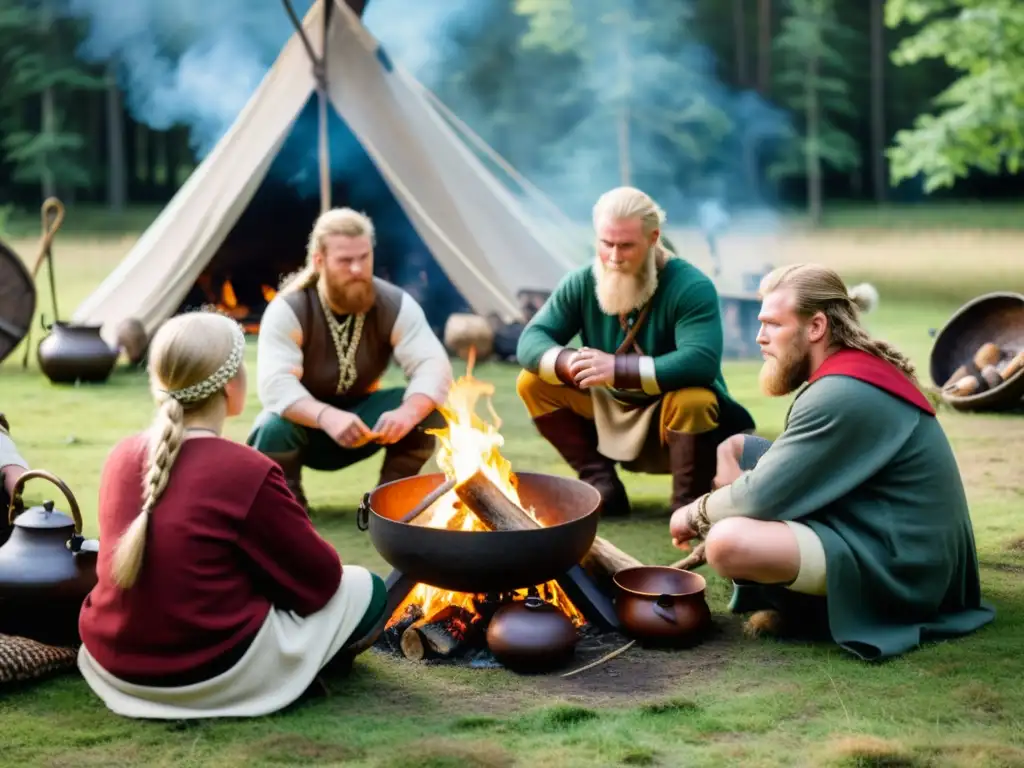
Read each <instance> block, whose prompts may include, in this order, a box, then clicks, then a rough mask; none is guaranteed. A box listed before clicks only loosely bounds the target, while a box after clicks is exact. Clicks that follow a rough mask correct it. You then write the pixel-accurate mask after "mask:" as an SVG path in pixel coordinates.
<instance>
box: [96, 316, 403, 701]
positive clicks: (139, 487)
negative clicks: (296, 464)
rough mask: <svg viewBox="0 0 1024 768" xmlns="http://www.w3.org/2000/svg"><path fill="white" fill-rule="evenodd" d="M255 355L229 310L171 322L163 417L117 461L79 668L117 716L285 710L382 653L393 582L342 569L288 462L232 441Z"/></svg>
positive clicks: (112, 465) (164, 347) (158, 355)
mask: <svg viewBox="0 0 1024 768" xmlns="http://www.w3.org/2000/svg"><path fill="white" fill-rule="evenodd" d="M244 352H245V339H244V336H243V334H242V331H241V329H240V328H239V326H238V324H237V323H235V322H234V321H232V320H230V319H228V318H227V317H224V316H222V315H219V314H214V313H192V314H186V315H181V316H178V317H175V318H173V319H171V320H169V321H168V322H167V323H165V324H164V325H163V326H162V327H161V329H160V330H159V332H158V333H157V334H156V336H155V338H154V339H153V343H152V346H151V349H150V356H149V371H150V381H151V387H152V391H153V394H154V396H155V399H156V402H157V404H158V411H157V415H156V418H155V421H154V422H153V425H152V426H151V428H150V429H149V430H148V432H146V433H143V434H139V435H136V436H133V437H130V438H128V439H126V440H124V441H122V442H121V443H119V444H118V445H117V446H116V447H115V448H114V449H113V451H112V452H111V453H110V455H109V457H108V459H107V462H106V465H105V466H104V469H103V475H102V479H101V484H100V511H99V526H100V542H101V552H100V557H99V562H98V575H99V582H98V584H97V585H96V587H95V589H94V590H93V591H92V593H91V594H90V595H89V596H88V597H87V598H86V600H85V602H84V604H83V606H82V613H81V617H80V621H79V629H80V632H81V636H82V641H83V646H82V648H81V650H80V652H79V668H80V669H81V671H82V674H83V676H84V677H85V679H86V681H87V682H88V684H89V686H90V687H91V688H92V690H93V691H94V692H95V693H96V694H97V695H98V696H99V697H100V698H102V699H103V701H104V703H105V704H106V705H107V706H108V707H109V708H110V709H111V710H113V711H114V712H116V713H118V714H121V715H125V716H128V717H139V718H165V719H191V718H202V717H239V716H258V715H264V714H267V713H270V712H274V711H277V710H279V709H281V708H282V707H285V706H287V705H288V704H290V703H292V702H293V701H295V700H296V699H297V698H299V696H300V695H301V694H302V693H303V692H304V691H305V690H306V688H307V687H308V686H309V685H310V683H311V682H312V681H313V680H314V679H315V677H316V676H317V674H318V673H319V672H320V670H321V669H322V668H323V667H324V666H325V665H326V664H327V663H328V662H330V661H331V660H332V659H334V658H339V659H342V660H345V659H347V658H350V657H351V656H352V655H354V654H355V653H356V652H357V651H358V649H362V648H365V647H368V645H369V644H370V643H371V642H372V640H373V639H374V638H375V637H376V635H377V634H378V633H379V631H380V628H381V626H382V623H383V620H384V618H385V617H384V605H385V602H386V597H387V595H386V590H385V588H384V583H383V581H382V580H381V579H380V578H379V577H377V576H375V575H374V574H371V573H370V572H369V571H367V570H366V569H364V568H360V567H358V566H353V565H346V566H345V567H344V569H343V568H342V564H341V561H340V558H339V557H338V554H337V552H335V550H334V549H333V548H332V547H331V546H330V544H328V543H327V542H326V541H324V539H322V538H321V537H320V535H319V534H318V533H317V532H316V530H315V529H314V528H313V526H312V524H311V523H310V521H309V518H308V516H307V515H306V512H305V510H304V509H303V507H302V506H301V505H300V504H299V503H298V502H297V501H296V499H295V496H294V495H293V494H292V493H291V491H290V490H289V489H288V486H287V484H286V482H285V479H284V475H283V474H282V472H281V469H280V467H279V466H278V465H277V464H276V463H275V462H274V461H272V460H271V459H268V458H267V457H266V456H264V455H262V454H261V453H259V452H258V451H256V450H253V449H252V448H249V447H247V446H245V445H240V444H238V443H235V442H232V441H231V440H227V439H225V438H223V437H221V433H222V430H223V427H224V422H225V420H226V419H227V418H229V417H232V416H237V415H239V414H240V413H241V412H242V410H243V408H244V404H245V396H246V371H245V366H244V364H243V355H244Z"/></svg>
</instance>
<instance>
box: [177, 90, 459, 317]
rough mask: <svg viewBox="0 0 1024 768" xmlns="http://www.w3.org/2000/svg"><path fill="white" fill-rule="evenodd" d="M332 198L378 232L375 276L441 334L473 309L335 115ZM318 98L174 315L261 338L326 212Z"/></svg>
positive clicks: (330, 124) (304, 112) (332, 117)
mask: <svg viewBox="0 0 1024 768" xmlns="http://www.w3.org/2000/svg"><path fill="white" fill-rule="evenodd" d="M328 127H329V134H330V135H329V140H330V144H331V149H332V153H331V156H332V164H331V175H330V180H331V185H330V194H331V199H332V201H333V205H335V206H347V207H350V208H353V209H355V210H357V211H360V212H362V213H365V214H366V215H367V216H369V217H370V219H371V221H372V222H373V225H374V240H375V244H374V274H376V275H377V276H378V277H381V278H383V279H385V280H388V281H389V282H391V283H394V284H395V285H397V286H399V287H401V288H403V289H404V290H406V291H408V292H409V293H410V294H411V295H412V296H413V297H414V298H415V299H416V300H417V301H418V302H419V303H420V304H421V306H422V307H423V310H424V312H425V313H426V315H427V319H428V321H429V322H430V324H431V326H432V327H433V328H434V329H435V332H438V333H439V334H441V333H443V328H444V323H445V322H446V320H447V318H448V316H449V315H450V314H451V313H452V312H466V311H471V310H470V309H469V304H468V303H467V302H466V301H465V299H464V298H463V297H462V295H461V294H460V293H459V291H458V290H457V289H456V288H455V287H454V286H453V284H452V282H451V280H450V279H449V278H448V276H447V274H446V273H445V272H444V270H443V269H442V268H441V266H440V265H439V264H438V263H437V261H436V259H435V258H434V257H433V255H432V254H431V252H430V249H429V248H428V246H427V245H426V244H425V243H424V242H423V240H422V239H421V238H420V236H419V234H418V233H417V231H416V229H415V228H414V227H413V225H412V223H411V222H410V220H409V218H408V216H407V215H406V213H405V211H404V210H403V209H402V207H401V206H400V205H399V203H398V201H397V200H396V198H395V196H394V195H393V194H392V192H391V190H390V188H389V187H388V185H387V183H386V182H385V180H384V179H383V177H382V176H381V174H380V171H378V170H377V167H376V165H375V164H374V162H373V161H372V159H371V158H370V157H369V155H367V153H366V151H365V150H364V149H363V147H362V145H361V144H360V143H359V141H358V140H357V139H356V137H355V135H354V134H353V133H352V132H351V131H350V130H349V129H348V127H347V126H346V124H345V122H344V121H343V120H342V119H341V118H340V117H339V116H338V115H337V114H336V113H334V112H332V113H331V115H330V120H329V122H328ZM318 132H319V114H318V104H317V98H316V95H315V94H314V95H312V96H311V98H310V99H309V100H308V101H307V103H306V105H305V106H304V108H303V109H302V111H301V113H300V114H299V117H298V119H297V120H296V121H295V124H294V126H293V128H292V130H291V132H290V133H289V135H288V137H287V139H286V140H285V142H284V143H283V145H282V146H281V148H280V150H279V151H278V153H277V155H276V156H275V158H274V161H273V163H272V164H271V165H270V167H269V169H268V170H267V173H266V175H265V176H264V178H263V180H262V182H261V183H260V186H259V187H258V189H257V190H256V193H255V194H254V195H253V198H252V200H251V202H250V203H249V205H248V206H247V207H246V208H245V210H244V211H243V212H242V214H241V215H240V216H239V218H238V220H237V222H236V223H235V224H234V226H233V227H232V228H231V230H230V232H229V233H228V234H227V236H226V237H225V238H224V241H223V243H222V244H221V245H220V247H219V248H218V249H217V250H216V252H215V253H214V255H213V257H212V258H211V259H210V261H209V263H208V265H207V266H206V267H205V269H204V270H203V272H202V273H201V274H200V275H199V277H198V279H197V280H196V281H195V283H194V284H193V286H192V287H191V289H190V290H189V292H188V294H187V295H186V297H185V299H184V300H183V302H182V304H181V306H180V307H179V310H178V311H190V310H193V309H197V308H199V307H202V306H204V305H216V306H218V308H219V309H221V310H222V311H225V312H227V313H228V314H230V315H232V316H233V317H235V318H236V319H237V320H238V321H239V322H241V323H242V324H243V325H244V326H246V327H247V330H250V331H253V332H255V330H256V329H258V326H259V318H260V317H261V316H262V314H263V311H264V310H265V309H266V305H267V303H268V302H269V301H270V299H272V298H273V297H274V295H275V294H276V292H277V290H278V288H279V287H280V285H281V284H282V282H283V281H284V280H285V279H287V278H288V277H289V276H290V275H291V274H292V273H294V272H295V271H297V270H299V269H301V268H302V266H303V265H304V264H305V262H306V258H307V247H308V241H309V237H310V232H311V231H312V229H313V225H314V223H315V222H316V219H317V216H319V215H320V208H321V192H322V189H321V178H320V174H319V163H318V158H317V141H316V136H317V134H318Z"/></svg>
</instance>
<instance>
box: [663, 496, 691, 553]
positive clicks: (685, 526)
mask: <svg viewBox="0 0 1024 768" xmlns="http://www.w3.org/2000/svg"><path fill="white" fill-rule="evenodd" d="M697 503H698V502H696V501H694V502H691V503H690V504H687V505H686V506H685V507H680V508H679V509H677V510H676V511H675V512H673V513H672V519H671V520H670V521H669V524H668V530H669V533H671V534H672V545H673V546H674V547H678V548H679V549H682V550H688V549H689V548H690V544H689V542H690V541H691V540H693V539H695V538H697V531H695V530H694V528H693V523H692V522H691V520H692V519H693V515H695V514H696V513H697Z"/></svg>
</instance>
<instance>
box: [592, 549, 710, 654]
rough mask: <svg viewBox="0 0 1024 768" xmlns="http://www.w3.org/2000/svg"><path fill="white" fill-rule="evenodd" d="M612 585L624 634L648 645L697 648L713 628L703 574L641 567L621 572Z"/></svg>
mask: <svg viewBox="0 0 1024 768" xmlns="http://www.w3.org/2000/svg"><path fill="white" fill-rule="evenodd" d="M612 582H613V583H614V584H615V587H616V595H615V613H616V615H617V616H618V617H619V621H620V622H621V624H622V630H623V632H624V633H625V634H627V635H629V636H630V637H633V638H635V639H637V640H639V641H640V642H641V643H643V644H645V645H670V646H686V645H693V644H695V643H697V642H699V641H700V640H701V639H702V638H703V636H704V633H705V631H706V630H707V629H708V628H709V627H710V625H711V610H710V609H709V608H708V604H707V600H706V598H705V590H706V589H707V582H706V581H705V580H704V577H703V576H701V575H700V574H699V573H692V572H690V571H684V570H681V569H679V568H670V567H668V566H657V565H652V566H638V567H636V568H624V569H622V570H621V571H619V572H617V573H616V574H615V575H614V576H613V577H612Z"/></svg>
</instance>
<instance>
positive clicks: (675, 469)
mask: <svg viewBox="0 0 1024 768" xmlns="http://www.w3.org/2000/svg"><path fill="white" fill-rule="evenodd" d="M713 434H714V433H705V434H702V435H690V434H687V433H685V432H673V431H671V430H669V432H668V457H669V465H670V467H671V469H672V499H671V501H670V502H669V503H670V504H671V506H672V509H671V510H670V511H672V512H674V511H675V510H677V509H679V508H680V507H684V506H686V505H687V504H690V503H691V502H693V501H696V500H697V498H698V497H700V496H702V495H703V494H705V493H707V492H708V491H710V490H711V482H712V481H713V480H714V479H715V463H716V461H717V458H718V457H717V443H716V442H715V439H714V437H713Z"/></svg>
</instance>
